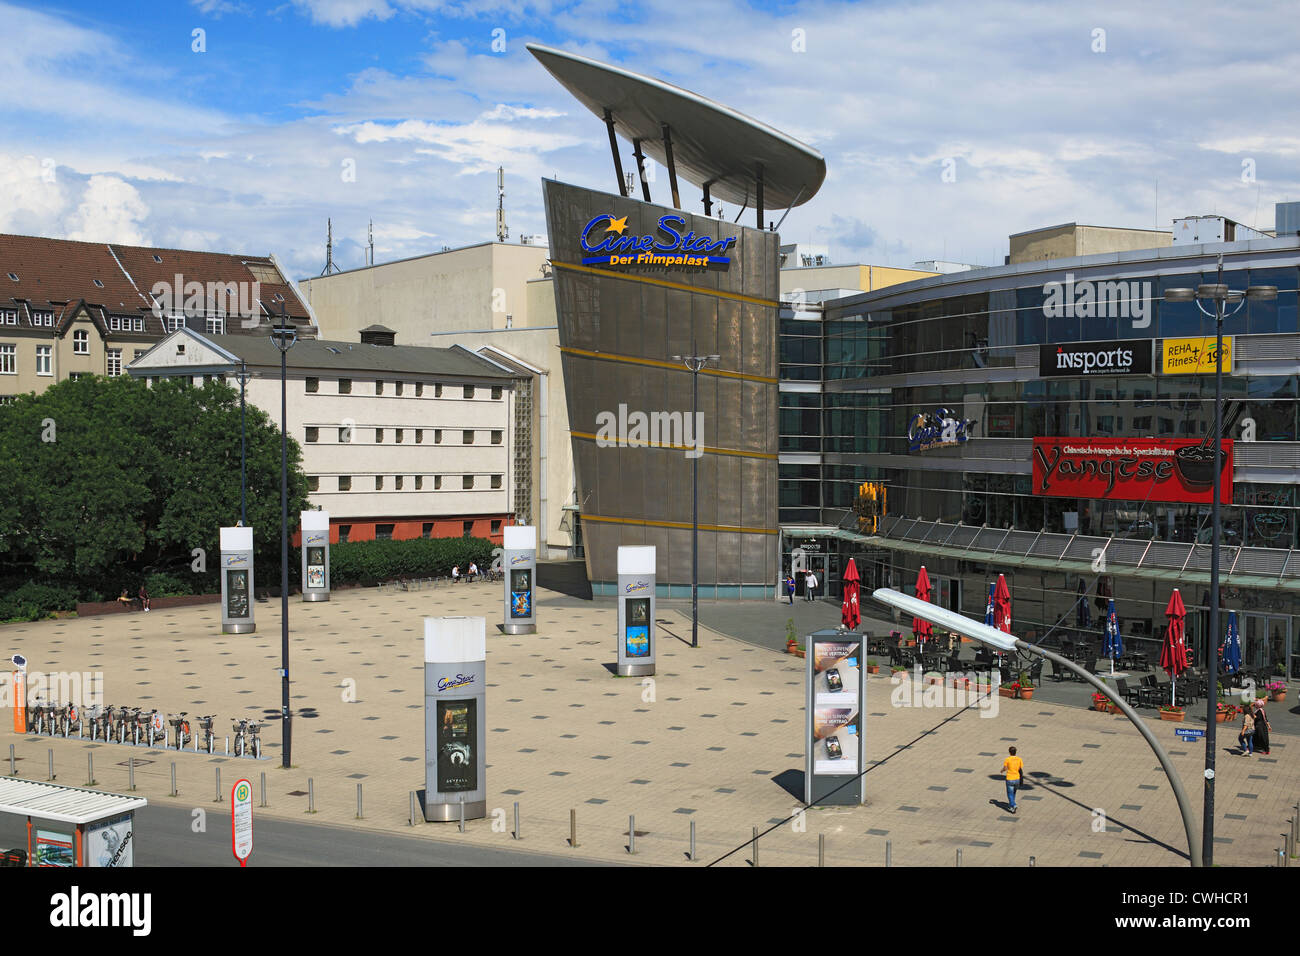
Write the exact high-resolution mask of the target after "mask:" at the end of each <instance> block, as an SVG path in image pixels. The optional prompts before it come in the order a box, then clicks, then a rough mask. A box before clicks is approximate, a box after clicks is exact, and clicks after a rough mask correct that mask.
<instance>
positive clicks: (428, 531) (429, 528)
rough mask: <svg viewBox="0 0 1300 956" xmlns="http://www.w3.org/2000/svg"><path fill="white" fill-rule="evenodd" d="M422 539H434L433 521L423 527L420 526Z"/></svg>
mask: <svg viewBox="0 0 1300 956" xmlns="http://www.w3.org/2000/svg"><path fill="white" fill-rule="evenodd" d="M420 537H422V538H432V537H433V522H432V521H426V522H425V523H424V524H423V525H421V526H420Z"/></svg>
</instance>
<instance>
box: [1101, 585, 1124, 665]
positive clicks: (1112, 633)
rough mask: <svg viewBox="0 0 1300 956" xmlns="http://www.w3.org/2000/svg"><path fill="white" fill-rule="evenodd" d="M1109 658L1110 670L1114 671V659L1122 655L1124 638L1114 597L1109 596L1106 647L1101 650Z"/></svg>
mask: <svg viewBox="0 0 1300 956" xmlns="http://www.w3.org/2000/svg"><path fill="white" fill-rule="evenodd" d="M1103 653H1104V654H1105V655H1106V656H1107V657H1109V658H1110V672H1111V675H1112V676H1113V675H1114V673H1115V661H1116V660H1117V659H1118V658H1120V657H1123V656H1124V638H1123V637H1121V636H1120V633H1119V615H1118V614H1116V613H1115V599H1114V598H1110V599H1109V602H1108V604H1107V607H1106V647H1105V650H1104V652H1103Z"/></svg>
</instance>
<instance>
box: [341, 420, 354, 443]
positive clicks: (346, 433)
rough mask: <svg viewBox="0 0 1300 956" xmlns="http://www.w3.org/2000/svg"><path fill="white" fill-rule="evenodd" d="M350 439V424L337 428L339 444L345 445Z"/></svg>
mask: <svg viewBox="0 0 1300 956" xmlns="http://www.w3.org/2000/svg"><path fill="white" fill-rule="evenodd" d="M351 441H352V426H351V425H344V426H343V427H342V428H340V429H339V444H340V445H347V444H349V443H351Z"/></svg>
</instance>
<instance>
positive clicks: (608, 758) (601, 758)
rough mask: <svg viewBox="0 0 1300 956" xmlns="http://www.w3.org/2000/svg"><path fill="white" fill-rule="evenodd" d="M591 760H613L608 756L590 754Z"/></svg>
mask: <svg viewBox="0 0 1300 956" xmlns="http://www.w3.org/2000/svg"><path fill="white" fill-rule="evenodd" d="M591 759H592V760H612V759H613V758H612V757H610V756H609V754H592V757H591Z"/></svg>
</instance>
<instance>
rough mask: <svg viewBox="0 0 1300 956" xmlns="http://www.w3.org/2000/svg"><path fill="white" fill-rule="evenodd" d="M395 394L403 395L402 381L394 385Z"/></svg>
mask: <svg viewBox="0 0 1300 956" xmlns="http://www.w3.org/2000/svg"><path fill="white" fill-rule="evenodd" d="M393 394H394V395H401V394H402V383H401V382H398V383H397V384H396V385H394V386H393Z"/></svg>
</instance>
